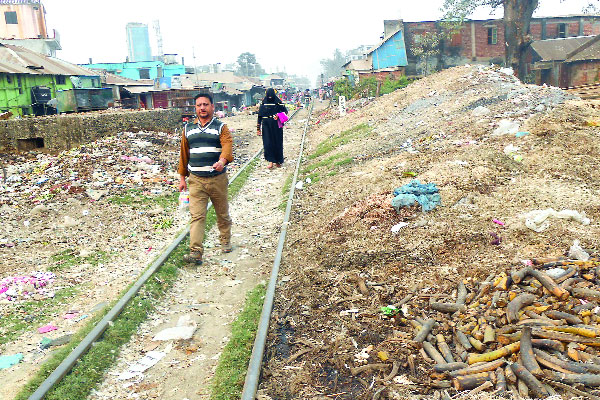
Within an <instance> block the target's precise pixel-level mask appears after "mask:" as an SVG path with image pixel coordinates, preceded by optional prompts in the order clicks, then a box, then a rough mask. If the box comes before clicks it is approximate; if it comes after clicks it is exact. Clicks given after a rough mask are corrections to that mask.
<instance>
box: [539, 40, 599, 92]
mask: <svg viewBox="0 0 600 400" xmlns="http://www.w3.org/2000/svg"><path fill="white" fill-rule="evenodd" d="M527 56H528V61H529V67H530V71H531V73H532V74H534V75H535V83H536V84H538V85H542V84H547V85H551V86H558V87H562V88H567V87H573V86H582V85H589V84H594V83H598V82H599V81H600V35H596V36H577V37H569V38H563V39H549V40H539V41H536V42H533V43H532V44H531V46H530V48H529V50H528V55H527Z"/></svg>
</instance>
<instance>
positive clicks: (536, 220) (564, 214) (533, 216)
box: [524, 208, 590, 232]
mask: <svg viewBox="0 0 600 400" xmlns="http://www.w3.org/2000/svg"><path fill="white" fill-rule="evenodd" d="M550 217H554V218H560V219H567V220H573V221H576V222H579V223H580V224H582V225H589V224H590V219H589V218H587V217H586V215H585V212H582V213H579V212H578V211H575V210H566V209H565V210H562V211H555V210H554V209H553V208H547V209H545V210H534V211H530V212H528V213H527V214H525V215H524V218H525V226H526V227H528V228H529V229H531V230H533V231H536V232H542V231H544V230H546V228H548V227H549V226H550V221H548V219H549V218H550Z"/></svg>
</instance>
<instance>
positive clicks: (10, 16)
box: [4, 11, 19, 25]
mask: <svg viewBox="0 0 600 400" xmlns="http://www.w3.org/2000/svg"><path fill="white" fill-rule="evenodd" d="M4 20H5V21H6V24H7V25H8V24H12V25H16V24H18V23H19V21H17V12H16V11H5V12H4Z"/></svg>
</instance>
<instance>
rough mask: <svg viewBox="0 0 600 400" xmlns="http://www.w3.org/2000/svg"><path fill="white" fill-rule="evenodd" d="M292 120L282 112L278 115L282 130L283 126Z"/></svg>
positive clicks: (278, 123) (278, 122)
mask: <svg viewBox="0 0 600 400" xmlns="http://www.w3.org/2000/svg"><path fill="white" fill-rule="evenodd" d="M289 120H290V119H289V118H288V116H287V114H286V113H284V112H280V113H277V125H278V126H279V127H280V128H283V125H285V123H286V122H288V121H289Z"/></svg>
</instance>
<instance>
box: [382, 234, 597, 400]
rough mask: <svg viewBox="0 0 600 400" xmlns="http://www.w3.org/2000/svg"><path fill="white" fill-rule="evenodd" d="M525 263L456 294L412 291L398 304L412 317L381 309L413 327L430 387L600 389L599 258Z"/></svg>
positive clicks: (538, 391) (466, 283)
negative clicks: (598, 387)
mask: <svg viewBox="0 0 600 400" xmlns="http://www.w3.org/2000/svg"><path fill="white" fill-rule="evenodd" d="M576 244H577V245H578V243H576ZM524 264H525V265H515V266H513V267H511V268H510V269H507V270H506V271H505V272H501V273H500V274H498V275H494V274H492V275H490V276H488V277H487V278H486V279H485V280H483V281H477V280H474V279H471V278H467V279H465V280H462V281H460V282H458V287H457V288H456V290H455V291H454V292H453V294H451V293H440V294H430V293H427V294H424V293H423V295H421V294H419V293H416V292H413V293H411V294H409V295H408V296H406V297H405V298H404V299H403V300H402V301H401V302H400V303H402V304H403V305H408V306H409V307H408V310H410V311H409V312H410V314H409V315H408V316H407V317H406V318H404V317H402V316H401V315H400V314H399V313H398V306H399V304H395V305H394V306H389V307H383V308H382V309H381V311H382V313H383V314H384V315H387V316H391V315H395V316H394V317H393V318H397V319H398V320H399V322H400V323H401V324H407V325H410V326H412V327H413V329H414V332H415V336H414V337H413V343H414V345H415V346H417V348H419V349H420V354H421V357H422V358H423V359H424V361H425V362H426V364H429V370H430V378H431V380H430V381H429V383H428V384H429V386H430V387H432V388H437V389H439V388H450V387H454V388H455V389H456V390H458V391H464V390H473V389H475V388H478V387H480V386H481V385H484V384H485V389H486V390H494V393H495V394H497V395H501V394H502V393H504V392H512V394H513V396H517V395H518V394H519V393H521V394H523V391H525V392H527V391H528V393H529V396H531V397H532V398H533V397H535V398H538V397H547V396H549V395H551V394H554V393H555V390H554V387H555V388H559V389H560V388H564V385H573V384H575V383H576V384H578V385H579V387H580V390H585V389H584V388H585V387H589V388H593V387H597V386H598V385H600V380H599V379H600V378H599V377H600V356H599V355H598V352H597V350H595V349H597V348H598V347H600V328H599V327H598V325H599V323H600V314H599V313H600V281H599V280H598V278H600V258H599V257H598V255H597V254H595V255H593V256H591V257H590V258H589V259H588V260H587V261H582V260H577V259H572V258H566V257H558V258H539V259H532V260H527V261H526V262H524ZM422 310H428V311H426V312H425V314H421V312H422ZM420 315H426V317H424V318H421V317H420ZM486 382H489V383H486ZM582 393H585V392H584V391H582ZM526 397H527V396H526Z"/></svg>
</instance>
